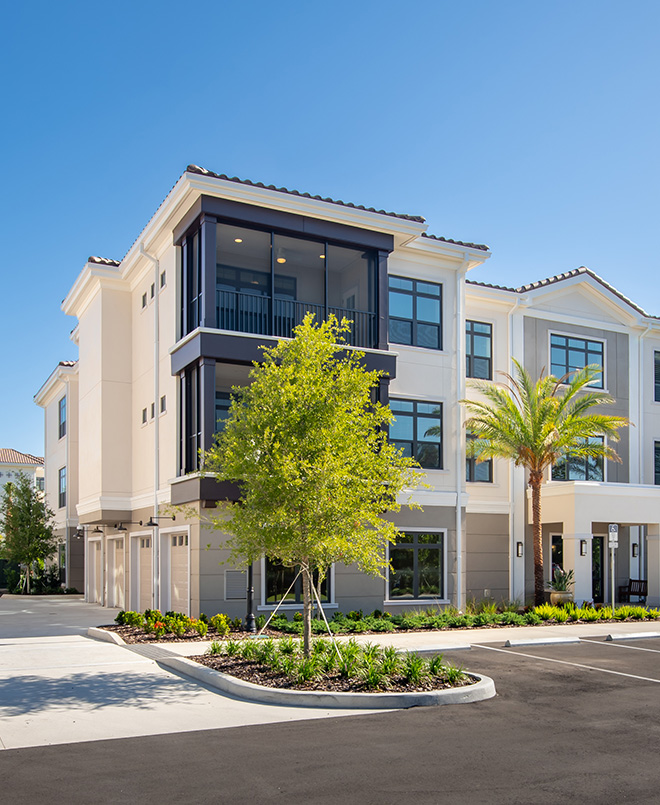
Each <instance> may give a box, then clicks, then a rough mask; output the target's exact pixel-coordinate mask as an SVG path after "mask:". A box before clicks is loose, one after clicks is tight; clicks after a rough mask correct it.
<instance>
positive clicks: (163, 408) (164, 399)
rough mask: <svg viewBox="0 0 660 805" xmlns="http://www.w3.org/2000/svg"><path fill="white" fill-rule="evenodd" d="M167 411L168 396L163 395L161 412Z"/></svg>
mask: <svg viewBox="0 0 660 805" xmlns="http://www.w3.org/2000/svg"><path fill="white" fill-rule="evenodd" d="M165 411H167V398H166V397H165V396H164V395H163V396H162V397H161V398H160V412H161V414H164V413H165Z"/></svg>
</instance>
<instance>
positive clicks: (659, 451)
mask: <svg viewBox="0 0 660 805" xmlns="http://www.w3.org/2000/svg"><path fill="white" fill-rule="evenodd" d="M653 483H654V484H655V485H656V486H660V442H653Z"/></svg>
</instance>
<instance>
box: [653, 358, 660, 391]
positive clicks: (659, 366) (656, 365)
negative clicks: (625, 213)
mask: <svg viewBox="0 0 660 805" xmlns="http://www.w3.org/2000/svg"><path fill="white" fill-rule="evenodd" d="M653 369H654V374H655V394H654V397H653V399H654V400H655V401H656V402H660V352H654V353H653Z"/></svg>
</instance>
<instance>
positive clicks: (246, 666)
mask: <svg viewBox="0 0 660 805" xmlns="http://www.w3.org/2000/svg"><path fill="white" fill-rule="evenodd" d="M188 659H190V660H194V661H195V662H198V663H200V665H205V666H206V667H207V668H212V669H213V670H214V671H221V672H222V673H223V674H230V675H231V676H234V677H236V678H237V679H242V680H243V681H245V682H253V683H254V684H255V685H262V686H264V687H268V688H287V689H288V690H313V691H322V692H327V693H337V692H340V693H383V692H384V691H385V692H388V693H416V692H417V693H418V692H424V691H431V690H445V689H447V688H453V687H465V686H467V685H472V684H474V681H475V680H474V679H472V678H470V677H468V678H467V679H466V680H464V681H463V682H458V683H457V684H456V685H449V684H446V683H442V682H440V681H439V680H437V679H435V680H432V679H429V680H425V681H424V682H423V683H422V684H421V685H419V686H415V685H409V684H408V683H407V682H406V681H405V680H404V679H403V678H402V677H394V678H393V679H392V680H391V682H390V684H389V685H388V687H387V688H386V689H384V690H377V691H374V690H369V688H367V687H366V686H365V685H364V683H362V682H360V681H359V680H355V679H353V680H351V679H342V678H341V677H340V676H339V673H335V674H330V675H327V676H324V677H322V678H321V679H318V680H316V681H313V682H305V683H303V684H298V683H296V682H294V681H293V680H291V679H290V678H289V677H287V676H286V675H285V674H282V673H280V672H278V671H274V670H273V669H272V668H268V667H267V666H263V665H260V664H259V663H255V662H250V661H248V660H243V659H239V658H236V657H225V656H223V655H219V654H215V655H209V654H204V655H202V656H197V657H189V658H188Z"/></svg>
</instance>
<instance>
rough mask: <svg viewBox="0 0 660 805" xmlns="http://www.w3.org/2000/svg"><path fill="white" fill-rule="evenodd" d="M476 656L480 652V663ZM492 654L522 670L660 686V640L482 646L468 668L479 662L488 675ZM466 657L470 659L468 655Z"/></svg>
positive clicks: (583, 639)
mask: <svg viewBox="0 0 660 805" xmlns="http://www.w3.org/2000/svg"><path fill="white" fill-rule="evenodd" d="M475 652H479V654H478V661H477V657H476V656H475ZM484 652H486V653H485V654H484ZM488 652H490V653H491V657H492V655H493V654H501V655H505V656H507V657H509V658H510V659H509V662H512V663H515V662H517V663H519V665H520V667H521V668H524V667H525V664H526V663H530V662H531V663H536V665H537V666H540V667H543V666H544V665H545V666H546V668H547V669H548V670H549V668H550V667H555V669H558V668H560V667H563V668H564V669H565V670H567V671H568V670H570V669H573V670H574V671H575V672H583V673H588V674H591V675H592V676H595V677H603V676H609V677H613V678H617V679H618V680H619V681H620V682H621V684H624V683H627V684H631V683H634V682H637V683H644V684H660V638H641V639H638V640H625V641H624V640H621V641H609V640H606V639H604V638H602V637H597V638H581V639H580V641H579V642H578V643H567V644H563V645H562V644H555V645H539V644H534V643H531V644H530V645H527V646H517V647H511V648H508V647H506V646H504V645H502V644H501V643H499V644H498V643H493V644H478V645H474V646H473V648H472V650H471V651H470V653H469V654H470V656H469V660H467V661H466V662H465V665H466V667H468V668H469V667H470V666H472V665H473V664H474V663H475V661H477V662H478V665H479V667H480V668H481V670H482V672H485V673H488V671H487V670H485V669H484V663H485V664H486V667H488V665H489V663H490V662H493V661H494V660H493V659H489V657H488ZM463 656H465V657H466V659H467V656H466V655H463ZM475 670H476V668H475ZM659 692H660V691H659Z"/></svg>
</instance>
